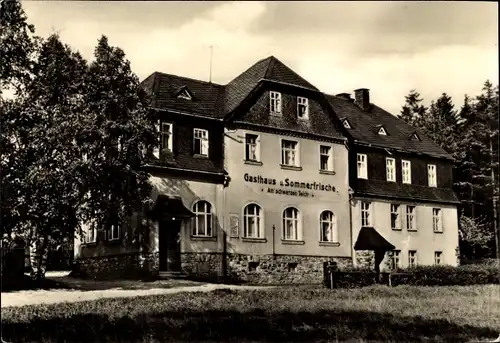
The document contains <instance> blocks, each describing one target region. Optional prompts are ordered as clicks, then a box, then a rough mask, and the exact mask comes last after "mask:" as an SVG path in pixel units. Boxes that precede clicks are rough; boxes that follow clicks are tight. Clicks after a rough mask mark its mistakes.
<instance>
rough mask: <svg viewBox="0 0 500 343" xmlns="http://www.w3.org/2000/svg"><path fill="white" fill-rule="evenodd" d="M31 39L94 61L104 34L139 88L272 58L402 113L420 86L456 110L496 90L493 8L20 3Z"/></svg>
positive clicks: (327, 88)
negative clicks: (150, 80)
mask: <svg viewBox="0 0 500 343" xmlns="http://www.w3.org/2000/svg"><path fill="white" fill-rule="evenodd" d="M23 7H24V9H25V11H26V14H27V16H28V21H29V22H30V23H32V24H34V25H35V27H36V33H37V35H39V36H42V37H48V36H49V35H50V34H51V33H58V34H59V35H60V37H61V39H62V40H63V41H64V42H65V43H66V44H68V45H70V46H71V47H72V48H74V49H75V50H78V51H80V53H81V54H82V55H83V56H84V57H85V58H87V59H88V60H92V58H93V51H94V48H95V46H96V44H97V41H98V39H99V38H100V37H101V35H106V36H107V37H108V39H109V43H110V44H111V45H113V46H118V47H120V48H122V49H123V50H124V51H125V53H126V56H127V58H128V59H129V60H130V63H131V66H132V69H133V71H134V72H135V73H136V74H137V75H138V77H139V79H140V80H143V79H144V78H146V77H147V76H148V75H150V74H151V73H153V72H155V71H160V72H165V73H170V74H175V75H181V76H186V77H191V78H195V79H199V80H206V81H208V80H209V75H210V46H213V49H212V82H215V83H220V84H226V83H227V82H229V81H231V80H232V79H233V78H235V77H236V76H237V75H238V74H240V73H241V72H243V71H244V70H246V69H247V68H248V67H250V66H251V65H252V64H254V63H255V62H257V61H258V60H261V59H263V58H266V57H269V56H271V55H273V56H275V57H276V58H278V59H279V60H281V61H282V62H283V63H285V64H286V65H287V66H289V67H290V68H292V69H293V70H294V71H295V72H297V73H298V74H299V75H301V76H302V77H303V78H305V79H306V80H307V81H309V82H310V83H312V84H313V85H315V86H316V87H317V88H319V89H320V90H321V91H323V92H325V93H328V94H338V93H352V92H353V91H354V89H357V88H368V89H370V98H371V102H373V103H375V104H377V105H378V106H381V107H383V108H385V109H386V110H388V111H389V112H391V113H393V114H397V113H399V111H400V109H401V106H402V104H403V103H404V96H405V95H407V94H408V92H409V91H410V90H411V89H416V90H417V91H418V92H419V93H420V94H421V95H422V97H423V98H424V103H425V104H429V103H430V101H431V100H433V99H437V98H438V97H439V96H440V95H441V94H442V93H443V92H446V93H448V94H449V95H450V96H451V97H452V99H453V101H454V103H455V104H456V106H457V107H460V106H461V105H462V103H463V97H464V95H465V94H469V95H471V96H475V95H478V94H479V93H480V91H481V88H482V85H483V83H484V81H486V80H487V79H489V80H491V81H492V82H493V83H494V84H495V85H496V84H498V74H499V70H498V68H499V67H498V64H499V61H498V60H499V56H498V55H499V51H498V4H497V2H454V1H453V2H451V1H450V2H439V1H432V2H429V1H428V2H405V1H401V2H400V1H397V2H388V1H387V2H382V1H381V2H365V1H360V2H356V1H352V2H325V1H318V2H298V1H297V2H296V1H293V2H287V1H280V2H270V1H268V2H257V1H249V2H245V1H237V2H229V1H227V2H226V1H224V2H215V1H214V2H211V1H210V2H209V1H203V2H196V1H189V2H188V1H184V2H181V1H179V2H175V1H166V2H153V1H147V2H129V1H127V2H120V1H113V2H111V1H110V2H101V1H86V2H84V1H82V2H79V1H61V2H59V1H24V2H23Z"/></svg>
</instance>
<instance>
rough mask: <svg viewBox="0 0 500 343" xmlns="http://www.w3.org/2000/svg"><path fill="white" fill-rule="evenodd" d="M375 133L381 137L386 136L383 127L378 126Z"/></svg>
mask: <svg viewBox="0 0 500 343" xmlns="http://www.w3.org/2000/svg"><path fill="white" fill-rule="evenodd" d="M377 133H378V134H379V135H381V136H387V131H386V130H385V128H384V127H383V126H380V127H379V129H378V131H377Z"/></svg>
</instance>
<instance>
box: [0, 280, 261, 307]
mask: <svg viewBox="0 0 500 343" xmlns="http://www.w3.org/2000/svg"><path fill="white" fill-rule="evenodd" d="M263 288H269V287H268V286H236V285H222V284H205V285H201V286H190V287H174V288H151V289H119V288H115V289H107V290H97V291H80V290H65V289H54V290H36V291H31V290H30V291H19V292H9V293H2V308H4V307H13V306H26V305H37V304H56V303H63V302H78V301H86V300H97V299H102V298H126V297H142V296H147V295H159V294H175V293H179V292H210V291H214V290H217V289H235V290H236V289H242V290H254V289H263Z"/></svg>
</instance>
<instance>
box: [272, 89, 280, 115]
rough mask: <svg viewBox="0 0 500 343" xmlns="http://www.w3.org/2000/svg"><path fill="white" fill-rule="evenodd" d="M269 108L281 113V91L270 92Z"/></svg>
mask: <svg viewBox="0 0 500 343" xmlns="http://www.w3.org/2000/svg"><path fill="white" fill-rule="evenodd" d="M270 101H271V102H270V110H271V113H281V93H278V92H271V93H270Z"/></svg>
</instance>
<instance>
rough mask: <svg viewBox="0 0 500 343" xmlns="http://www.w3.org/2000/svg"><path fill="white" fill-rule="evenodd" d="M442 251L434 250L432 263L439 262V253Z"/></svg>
mask: <svg viewBox="0 0 500 343" xmlns="http://www.w3.org/2000/svg"><path fill="white" fill-rule="evenodd" d="M442 254H443V253H442V252H441V251H435V252H434V264H441V255H442Z"/></svg>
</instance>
